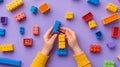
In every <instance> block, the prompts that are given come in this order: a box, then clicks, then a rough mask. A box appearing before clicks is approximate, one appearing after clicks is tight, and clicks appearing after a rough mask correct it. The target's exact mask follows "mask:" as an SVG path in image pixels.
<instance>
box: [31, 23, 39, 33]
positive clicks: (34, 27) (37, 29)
mask: <svg viewBox="0 0 120 67" xmlns="http://www.w3.org/2000/svg"><path fill="white" fill-rule="evenodd" d="M32 32H33V34H34V35H39V26H37V25H35V26H33V28H32Z"/></svg>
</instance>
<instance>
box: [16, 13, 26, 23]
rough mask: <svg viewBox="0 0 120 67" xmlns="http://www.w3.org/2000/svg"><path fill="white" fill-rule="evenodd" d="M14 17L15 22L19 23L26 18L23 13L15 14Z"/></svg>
mask: <svg viewBox="0 0 120 67" xmlns="http://www.w3.org/2000/svg"><path fill="white" fill-rule="evenodd" d="M14 17H15V19H16V20H17V21H21V20H23V19H25V18H26V16H25V14H24V12H19V13H18V14H16V15H15V16H14Z"/></svg>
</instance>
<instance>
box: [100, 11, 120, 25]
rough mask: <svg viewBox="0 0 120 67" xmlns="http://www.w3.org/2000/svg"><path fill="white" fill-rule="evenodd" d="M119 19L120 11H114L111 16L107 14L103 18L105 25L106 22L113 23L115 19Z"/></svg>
mask: <svg viewBox="0 0 120 67" xmlns="http://www.w3.org/2000/svg"><path fill="white" fill-rule="evenodd" d="M118 19H120V15H119V14H118V13H114V14H112V15H110V16H107V17H105V18H103V19H102V23H103V24H104V25H106V24H109V23H112V22H113V21H116V20H118Z"/></svg>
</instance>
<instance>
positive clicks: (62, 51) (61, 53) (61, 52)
mask: <svg viewBox="0 0 120 67" xmlns="http://www.w3.org/2000/svg"><path fill="white" fill-rule="evenodd" d="M57 55H59V56H66V55H67V49H66V48H65V49H59V48H58V49H57Z"/></svg>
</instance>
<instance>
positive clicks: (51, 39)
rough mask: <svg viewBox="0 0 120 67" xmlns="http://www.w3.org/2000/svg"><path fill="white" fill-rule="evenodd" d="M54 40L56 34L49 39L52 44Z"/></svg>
mask: <svg viewBox="0 0 120 67" xmlns="http://www.w3.org/2000/svg"><path fill="white" fill-rule="evenodd" d="M56 38H57V34H54V35H53V36H52V37H51V38H50V42H54V41H55V39H56Z"/></svg>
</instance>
